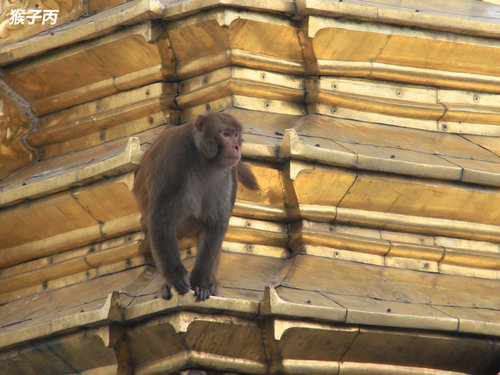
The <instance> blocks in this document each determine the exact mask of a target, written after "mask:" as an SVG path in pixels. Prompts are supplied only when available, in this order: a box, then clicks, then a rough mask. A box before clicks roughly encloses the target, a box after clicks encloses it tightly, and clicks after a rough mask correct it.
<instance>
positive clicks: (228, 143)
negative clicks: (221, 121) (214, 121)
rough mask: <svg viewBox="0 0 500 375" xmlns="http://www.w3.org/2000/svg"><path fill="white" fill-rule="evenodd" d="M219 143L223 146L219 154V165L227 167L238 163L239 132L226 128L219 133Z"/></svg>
mask: <svg viewBox="0 0 500 375" xmlns="http://www.w3.org/2000/svg"><path fill="white" fill-rule="evenodd" d="M219 137H220V140H221V143H222V144H223V145H224V148H223V152H222V153H221V154H222V155H221V160H220V161H221V163H222V164H224V165H225V166H227V167H229V166H232V165H235V164H236V163H238V162H239V161H240V158H241V149H240V143H239V141H240V132H239V131H238V130H236V129H234V128H231V127H228V128H225V129H222V130H221V131H220V132H219Z"/></svg>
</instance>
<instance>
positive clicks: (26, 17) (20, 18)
mask: <svg viewBox="0 0 500 375" xmlns="http://www.w3.org/2000/svg"><path fill="white" fill-rule="evenodd" d="M58 13H59V10H52V9H44V10H41V9H28V10H24V9H12V10H11V11H10V18H9V25H24V24H27V25H33V24H34V23H35V22H36V21H37V20H41V21H42V25H45V24H50V25H55V24H56V22H57V15H58Z"/></svg>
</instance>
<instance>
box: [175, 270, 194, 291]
mask: <svg viewBox="0 0 500 375" xmlns="http://www.w3.org/2000/svg"><path fill="white" fill-rule="evenodd" d="M172 286H173V287H174V289H175V290H176V291H177V293H179V294H186V293H187V292H189V291H190V290H191V282H190V281H189V277H188V274H187V273H185V274H184V276H182V277H179V278H178V279H176V280H174V281H173V282H172Z"/></svg>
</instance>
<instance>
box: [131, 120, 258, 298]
mask: <svg viewBox="0 0 500 375" xmlns="http://www.w3.org/2000/svg"><path fill="white" fill-rule="evenodd" d="M241 131H242V125H241V124H240V122H239V121H238V120H237V119H236V118H235V117H233V116H232V115H230V114H227V113H221V112H209V113H205V114H200V115H198V116H197V117H196V119H195V120H193V121H191V122H188V123H186V124H184V125H178V126H169V127H167V128H166V129H165V130H163V131H162V132H161V133H160V135H159V136H158V137H157V139H156V140H155V141H154V142H153V144H152V145H151V146H150V147H149V148H148V149H147V150H146V152H145V153H144V154H143V156H142V160H141V165H140V167H139V169H138V171H136V173H135V178H134V187H133V193H134V195H135V197H136V200H137V204H138V207H139V211H140V212H141V214H142V218H143V222H144V223H145V224H146V225H147V229H146V236H147V238H148V241H149V247H150V249H151V253H152V255H153V259H154V261H155V263H156V266H157V267H158V269H159V272H160V274H161V276H162V278H163V281H164V285H163V287H162V290H161V296H162V298H164V299H170V298H171V297H172V294H171V288H172V287H173V288H174V289H175V290H176V291H177V292H178V293H179V294H186V293H188V292H189V290H190V289H192V290H193V291H194V294H195V296H197V299H198V300H199V301H204V300H206V299H208V298H210V296H211V295H217V291H218V283H217V282H216V281H215V272H216V269H217V267H218V263H219V258H220V250H221V245H222V240H223V238H224V235H225V233H226V230H227V228H228V223H229V218H230V216H231V213H232V210H233V207H234V202H235V199H236V189H237V181H238V180H240V182H241V183H242V184H243V185H244V186H245V187H247V188H249V189H251V190H259V189H260V186H259V184H258V182H257V180H256V178H255V175H254V174H253V172H252V171H251V169H250V168H249V167H248V166H247V165H246V164H244V163H240V159H241ZM195 236H196V237H198V253H197V256H196V260H195V264H194V267H193V269H192V271H191V274H190V275H188V272H187V270H186V268H185V267H184V265H183V264H182V262H181V258H180V253H179V245H178V242H177V241H178V239H182V238H191V237H195Z"/></svg>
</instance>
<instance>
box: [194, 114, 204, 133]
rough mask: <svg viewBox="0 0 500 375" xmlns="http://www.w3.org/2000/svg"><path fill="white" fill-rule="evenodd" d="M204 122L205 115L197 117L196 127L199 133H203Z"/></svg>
mask: <svg viewBox="0 0 500 375" xmlns="http://www.w3.org/2000/svg"><path fill="white" fill-rule="evenodd" d="M204 121H205V116H203V115H198V117H196V120H194V127H195V128H196V130H198V131H199V132H202V131H203V129H204V126H203V125H204V124H203V122H204Z"/></svg>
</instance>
